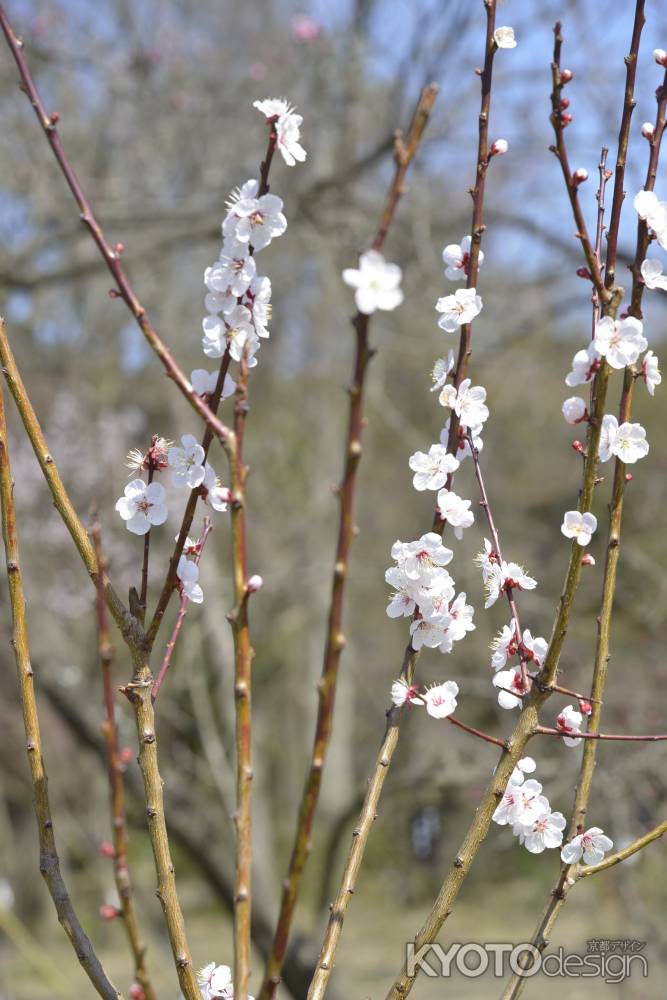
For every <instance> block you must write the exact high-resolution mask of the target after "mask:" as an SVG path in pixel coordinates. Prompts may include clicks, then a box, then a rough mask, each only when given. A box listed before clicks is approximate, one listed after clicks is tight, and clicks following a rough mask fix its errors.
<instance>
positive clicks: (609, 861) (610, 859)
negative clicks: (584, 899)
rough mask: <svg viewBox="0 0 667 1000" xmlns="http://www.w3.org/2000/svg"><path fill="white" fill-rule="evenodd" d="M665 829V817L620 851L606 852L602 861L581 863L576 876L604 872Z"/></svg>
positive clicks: (579, 877) (656, 837)
mask: <svg viewBox="0 0 667 1000" xmlns="http://www.w3.org/2000/svg"><path fill="white" fill-rule="evenodd" d="M666 831H667V819H665V820H663V821H662V823H659V824H658V825H657V826H655V827H654V828H653V829H652V830H649V832H648V833H645V834H644V836H643V837H638V838H637V840H633V841H632V843H631V844H628V845H627V846H626V847H624V848H623V849H622V850H620V851H615V852H614V854H608V855H607V857H606V858H605V859H604V861H601V862H600V863H599V864H597V865H583V866H582V867H581V868H579V870H578V871H577V878H578V879H581V878H586V877H587V876H588V875H597V874H598V873H599V872H604V871H606V870H607V869H608V868H613V867H614V865H618V864H620V862H621V861H625V860H627V858H631V857H632V855H633V854H636V853H637V851H641V850H642V849H643V848H644V847H647V846H648V845H649V844H652V843H653V841H654V840H658V839H659V838H660V837H662V835H663V833H665V832H666Z"/></svg>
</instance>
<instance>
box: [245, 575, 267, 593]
mask: <svg viewBox="0 0 667 1000" xmlns="http://www.w3.org/2000/svg"><path fill="white" fill-rule="evenodd" d="M263 583H264V581H263V580H262V578H261V576H260V575H259V573H255V575H254V576H251V577H250V579H249V580H248V593H249V594H256V593H257V591H258V590H259V589H260V588H261V586H262V584H263Z"/></svg>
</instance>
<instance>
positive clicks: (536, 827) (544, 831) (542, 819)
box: [520, 806, 567, 854]
mask: <svg viewBox="0 0 667 1000" xmlns="http://www.w3.org/2000/svg"><path fill="white" fill-rule="evenodd" d="M566 824H567V820H566V819H565V817H564V816H563V814H562V813H561V812H552V811H551V809H550V808H549V807H548V806H547V807H546V808H545V809H544V811H543V812H541V813H540V815H539V816H538V817H537V819H535V820H534V821H533V822H532V823H531V824H530V825H524V824H522V826H523V829H522V831H521V834H520V838H521V841H522V843H523V845H524V847H526V849H527V850H529V851H530V853H531V854H542V852H543V851H544V850H545V848H547V847H549V848H553V847H560V845H561V844H562V843H563V830H564V829H565V826H566Z"/></svg>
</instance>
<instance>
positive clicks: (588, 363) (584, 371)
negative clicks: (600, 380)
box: [565, 341, 600, 387]
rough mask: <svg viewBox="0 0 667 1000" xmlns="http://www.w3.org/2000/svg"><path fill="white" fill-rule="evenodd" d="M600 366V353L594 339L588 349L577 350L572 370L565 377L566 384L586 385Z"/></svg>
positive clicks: (571, 385)
mask: <svg viewBox="0 0 667 1000" xmlns="http://www.w3.org/2000/svg"><path fill="white" fill-rule="evenodd" d="M599 367H600V354H599V353H598V351H597V350H596V349H595V344H594V343H593V341H591V343H590V344H589V345H588V347H587V348H586V350H582V351H577V353H576V354H575V356H574V358H573V359H572V371H571V372H570V373H569V375H567V377H566V379H565V385H569V386H570V387H573V386H575V385H585V384H586V382H590V380H591V379H592V378H593V376H594V375H595V373H596V371H597V370H598V369H599Z"/></svg>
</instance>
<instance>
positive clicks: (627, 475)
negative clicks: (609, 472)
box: [625, 472, 634, 483]
mask: <svg viewBox="0 0 667 1000" xmlns="http://www.w3.org/2000/svg"><path fill="white" fill-rule="evenodd" d="M633 479H634V476H633V475H632V473H631V472H626V473H625V481H626V483H631V482H632V480H633Z"/></svg>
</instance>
